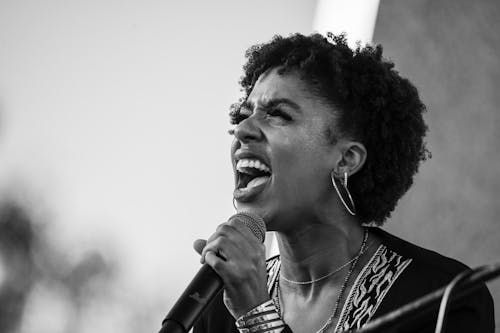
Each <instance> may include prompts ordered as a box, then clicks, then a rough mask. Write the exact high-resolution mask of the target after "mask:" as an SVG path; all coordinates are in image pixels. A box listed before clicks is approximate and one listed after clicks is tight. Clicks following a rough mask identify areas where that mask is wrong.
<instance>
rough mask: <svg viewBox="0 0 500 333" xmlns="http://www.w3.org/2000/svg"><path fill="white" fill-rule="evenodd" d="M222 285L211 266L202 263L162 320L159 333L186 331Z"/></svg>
mask: <svg viewBox="0 0 500 333" xmlns="http://www.w3.org/2000/svg"><path fill="white" fill-rule="evenodd" d="M201 277H203V279H201ZM200 282H202V283H200ZM207 282H208V283H207ZM223 285H224V284H223V282H222V279H221V278H220V276H219V275H217V273H215V271H214V270H213V269H212V267H210V266H209V265H208V264H204V265H203V266H202V267H201V268H200V270H199V271H198V273H197V274H196V275H195V277H194V278H193V279H192V280H191V282H190V283H189V285H188V287H187V288H186V290H184V293H183V294H182V295H181V297H179V299H178V300H177V302H176V303H175V304H174V306H173V307H172V309H171V310H170V312H169V313H168V314H167V316H166V317H165V319H164V320H163V322H162V328H161V330H160V331H159V333H188V332H189V330H190V329H191V328H192V327H193V325H194V324H195V323H196V321H198V319H199V318H200V316H201V314H202V313H203V309H205V308H207V307H208V305H209V304H210V302H211V301H212V300H213V299H214V298H215V296H217V294H218V293H219V292H220V291H221V290H222V288H223Z"/></svg>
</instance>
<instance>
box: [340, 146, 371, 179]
mask: <svg viewBox="0 0 500 333" xmlns="http://www.w3.org/2000/svg"><path fill="white" fill-rule="evenodd" d="M340 150H341V155H340V158H339V159H338V160H337V163H336V165H335V169H334V170H335V172H336V173H338V174H339V175H342V174H344V172H347V175H348V176H352V175H354V174H355V173H356V172H358V171H359V170H361V168H362V167H363V165H364V164H365V162H366V156H367V154H368V153H367V151H366V148H365V146H364V145H363V144H362V143H360V142H357V141H346V142H343V143H340Z"/></svg>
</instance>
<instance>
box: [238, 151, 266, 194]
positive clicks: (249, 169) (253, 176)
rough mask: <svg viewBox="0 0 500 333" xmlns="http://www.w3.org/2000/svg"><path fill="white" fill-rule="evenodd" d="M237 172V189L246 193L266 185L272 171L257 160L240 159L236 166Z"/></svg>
mask: <svg viewBox="0 0 500 333" xmlns="http://www.w3.org/2000/svg"><path fill="white" fill-rule="evenodd" d="M236 171H237V172H238V177H237V179H238V182H237V184H236V188H237V189H239V190H244V191H247V190H251V189H253V188H256V187H258V186H260V185H262V184H264V183H266V182H267V181H268V180H269V178H270V177H271V169H270V168H269V167H268V166H267V165H266V164H264V163H263V162H262V161H260V160H257V159H246V158H243V159H240V160H239V161H238V163H237V164H236Z"/></svg>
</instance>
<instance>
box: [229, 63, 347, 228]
mask: <svg viewBox="0 0 500 333" xmlns="http://www.w3.org/2000/svg"><path fill="white" fill-rule="evenodd" d="M241 114H242V115H243V116H245V117H246V118H245V119H244V120H242V121H241V122H240V123H239V124H238V125H237V126H236V128H235V131H234V136H235V139H234V141H233V144H232V149H231V157H232V163H233V169H234V172H235V190H234V198H235V199H236V201H237V205H238V210H240V211H242V210H251V211H254V212H255V213H257V214H259V215H260V216H262V217H263V218H264V220H265V221H266V222H267V224H268V229H269V230H282V229H283V228H286V225H287V221H289V220H290V219H310V218H314V214H316V212H317V211H319V210H321V207H322V205H325V204H326V203H327V202H331V201H329V200H330V199H329V197H330V196H331V195H332V184H331V180H330V172H331V170H332V169H333V167H334V166H335V163H336V161H338V160H339V159H340V158H341V152H340V150H339V148H338V147H337V145H335V144H332V143H331V142H330V140H329V138H328V137H327V134H326V133H327V128H334V126H332V125H334V115H333V110H332V108H331V107H330V106H327V105H326V104H325V103H324V102H323V101H322V100H320V99H319V98H318V97H316V96H314V95H313V94H312V93H311V92H310V91H309V88H308V87H307V85H306V84H305V83H304V82H303V81H301V80H300V78H299V76H298V75H297V74H296V73H293V72H292V73H288V74H284V75H279V74H278V73H277V70H276V69H272V70H269V71H268V72H266V73H264V74H263V75H261V77H260V78H259V80H258V81H257V83H256V84H255V86H254V88H253V90H252V91H251V93H250V95H249V97H248V99H247V100H246V102H244V103H243V105H242V108H241ZM304 222H305V221H304Z"/></svg>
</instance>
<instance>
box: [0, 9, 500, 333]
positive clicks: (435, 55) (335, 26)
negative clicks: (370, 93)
mask: <svg viewBox="0 0 500 333" xmlns="http://www.w3.org/2000/svg"><path fill="white" fill-rule="evenodd" d="M499 18H500V3H499V2H498V1H496V0H477V1H465V0H441V1H430V0H419V1H415V0H412V1H410V0H381V1H380V2H379V1H378V0H344V1H340V0H321V1H310V0H297V1H286V0H276V1H264V0H254V1H232V0H213V1H201V0H198V1H194V0H191V1H189V0H187V1H160V0H156V1H155V0H144V1H132V0H121V1H118V0H101V1H95V0H88V1H76V0H59V1H58V0H47V1H39V0H0V332H2V333H3V332H6V333H31V332H37V333H66V332H68V333H69V332H72V333H87V332H89V333H90V332H117V331H119V332H131V333H132V332H156V331H158V329H159V328H160V322H161V320H162V319H163V317H164V315H165V314H166V312H167V311H168V310H169V309H170V307H171V306H172V305H173V303H174V302H175V300H176V299H177V298H178V297H179V295H180V294H181V292H182V291H183V289H184V288H185V286H186V285H187V283H188V282H189V281H190V279H191V278H192V277H193V275H194V274H195V272H196V271H197V270H198V267H199V262H198V255H197V254H196V253H195V252H194V251H193V250H192V242H193V240H195V239H196V238H206V237H208V236H209V235H210V234H211V233H212V232H213V231H214V229H215V227H216V226H217V225H218V224H219V223H222V222H224V221H225V220H226V219H227V218H228V217H229V216H230V215H232V214H233V213H234V209H233V207H232V200H231V199H232V188H233V184H232V180H233V176H232V170H231V166H230V160H229V146H230V142H231V137H230V136H229V135H228V134H227V130H228V129H229V128H230V126H229V121H228V119H229V118H228V112H229V105H230V104H231V103H233V102H235V101H236V100H237V99H238V98H239V96H240V91H239V88H238V84H237V82H238V79H239V77H240V76H241V74H242V69H241V66H242V64H243V62H244V57H243V55H244V51H245V50H246V49H247V48H248V47H249V46H250V45H252V44H255V43H260V42H265V41H268V40H269V39H270V38H271V37H272V36H273V35H275V34H283V35H288V34H290V33H293V32H302V33H306V34H308V33H311V32H313V31H315V30H318V31H320V32H324V31H325V30H330V31H333V32H337V33H338V32H342V31H345V32H347V33H348V37H349V40H350V42H351V44H352V45H354V43H355V41H356V40H361V41H362V43H365V42H369V41H371V40H372V41H373V42H376V43H381V44H383V46H384V50H385V55H386V57H388V58H389V59H392V60H394V62H395V63H396V68H397V69H398V70H399V71H400V72H401V73H402V74H403V76H406V77H408V78H409V79H410V80H411V81H412V82H414V83H415V84H416V85H417V87H418V88H419V90H420V93H421V96H422V99H423V100H424V102H425V103H426V104H427V107H428V112H427V114H426V121H427V123H428V125H429V129H430V131H429V134H428V140H427V141H428V147H429V149H430V150H431V151H432V153H433V157H432V159H430V160H429V161H427V162H426V163H424V164H423V165H422V167H421V170H420V173H419V174H418V176H417V177H416V181H415V184H414V186H413V187H412V189H411V190H410V191H409V192H408V193H407V194H406V195H405V196H404V197H403V199H401V201H400V204H399V205H398V207H397V209H396V211H395V213H394V214H393V217H392V218H391V220H390V221H389V222H388V223H387V225H386V226H385V228H387V229H388V230H389V231H391V232H393V233H395V234H396V235H398V236H401V237H403V238H405V239H407V240H410V241H412V242H414V243H416V244H418V245H421V246H424V247H426V248H430V249H433V250H435V251H437V252H440V253H442V254H444V255H447V256H451V257H454V258H457V259H459V260H461V261H463V262H465V263H466V264H467V265H469V266H471V267H476V266H479V265H483V264H490V263H494V262H499V261H500V228H499V221H498V215H499V213H500V208H499V205H498V203H499V200H498V199H497V196H498V195H499V193H500V178H499V177H498V175H497V172H498V170H499V169H500V158H499V156H498V148H497V147H498V146H499V144H500V134H499V131H498V128H499V127H500V113H499V112H498V105H500V97H499V94H498V86H499V84H500V60H499V55H500V46H499V45H500V37H498V36H499V34H498V32H499V31H500V26H499V25H500V19H499ZM269 236H270V237H268V241H267V246H268V248H269V253H271V252H273V251H275V244H273V240H272V237H271V236H272V235H269ZM489 288H490V291H491V292H492V294H493V297H494V299H495V303H496V305H497V310H496V319H497V322H498V321H499V320H500V311H499V310H498V308H499V307H500V305H499V302H500V280H497V281H494V282H492V283H491V284H489ZM498 325H499V324H498V323H497V326H498ZM497 332H500V329H497Z"/></svg>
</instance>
